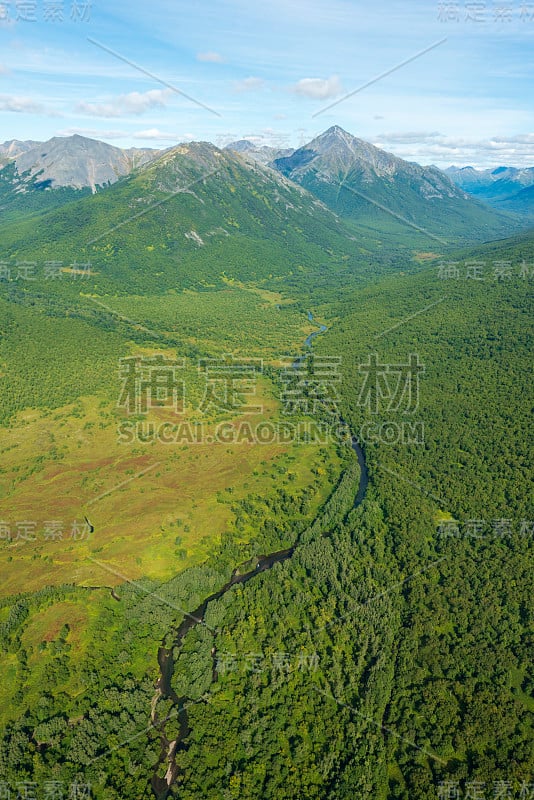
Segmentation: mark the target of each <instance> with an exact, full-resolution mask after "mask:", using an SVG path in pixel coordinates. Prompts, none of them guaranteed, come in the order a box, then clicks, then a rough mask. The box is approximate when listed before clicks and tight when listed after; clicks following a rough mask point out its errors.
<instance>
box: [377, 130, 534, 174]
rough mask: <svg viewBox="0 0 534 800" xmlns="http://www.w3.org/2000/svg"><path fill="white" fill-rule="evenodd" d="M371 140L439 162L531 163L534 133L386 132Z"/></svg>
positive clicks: (411, 157)
mask: <svg viewBox="0 0 534 800" xmlns="http://www.w3.org/2000/svg"><path fill="white" fill-rule="evenodd" d="M370 138H371V141H372V143H373V144H375V145H376V146H377V147H382V148H385V149H388V150H391V152H393V153H395V155H397V156H399V157H400V158H404V159H407V160H409V161H418V162H420V163H422V164H429V163H436V164H438V165H440V166H449V165H450V164H456V165H459V166H466V165H470V166H474V167H480V168H483V167H496V166H515V167H527V166H534V156H533V145H534V133H525V134H515V135H510V136H491V137H489V138H487V139H478V138H476V137H466V136H446V135H444V134H441V133H436V132H432V133H425V132H421V133H410V132H408V133H386V134H380V135H378V136H374V137H370Z"/></svg>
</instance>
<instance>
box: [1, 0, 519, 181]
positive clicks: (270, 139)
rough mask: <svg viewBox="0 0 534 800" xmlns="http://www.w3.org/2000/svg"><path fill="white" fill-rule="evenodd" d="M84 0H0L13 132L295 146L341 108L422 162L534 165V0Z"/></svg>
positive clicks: (355, 127) (345, 123)
mask: <svg viewBox="0 0 534 800" xmlns="http://www.w3.org/2000/svg"><path fill="white" fill-rule="evenodd" d="M74 5H75V6H76V7H75V8H74V9H73V0H63V2H62V1H61V0H11V1H10V2H2V0H0V46H1V47H0V124H1V131H0V141H4V140H8V139H12V138H18V139H36V140H45V139H48V138H50V137H51V136H56V135H69V134H72V133H81V134H83V135H86V136H90V137H93V138H98V139H102V140H104V141H108V142H110V143H112V144H116V145H117V146H121V147H125V146H137V147H156V148H163V147H169V146H171V145H172V144H175V143H177V142H180V141H185V140H188V139H195V140H208V141H212V142H214V143H215V144H218V145H223V144H226V143H228V142H229V141H232V140H234V139H238V138H252V139H255V140H257V141H258V142H262V143H265V144H278V145H280V146H297V145H299V144H302V143H304V142H305V141H308V140H309V139H311V138H313V136H315V135H317V134H318V133H320V132H322V131H323V130H325V129H326V128H328V127H330V126H331V125H333V124H338V125H341V126H342V127H343V128H345V129H346V130H348V131H350V132H351V133H353V134H354V135H356V136H359V137H361V138H363V139H366V140H368V141H371V142H373V143H374V144H377V145H378V146H380V147H383V148H384V149H386V150H389V151H391V152H394V153H396V154H397V155H400V156H401V157H403V158H407V159H409V160H414V161H419V162H420V163H424V164H429V163H436V164H438V165H440V166H448V165H449V164H452V163H455V164H460V165H465V164H474V165H477V166H496V165H498V164H512V165H517V166H521V165H527V166H533V165H534V124H533V115H532V106H533V104H532V85H533V73H534V69H533V61H534V48H533V46H532V45H533V41H534V0H533V2H526V1H524V0H512V2H489V1H488V2H478V3H472V2H465V0H463V1H462V2H458V3H454V2H453V3H442V2H434V0H425V2H418V0H417V1H416V2H410V3H409V4H406V2H393V0H386V1H385V2H382V3H375V4H369V3H368V2H367V3H364V2H353V1H352V0H286V1H285V2H281V0H268V2H267V0H256V1H255V2H254V3H250V2H245V0H204V2H202V3H200V4H199V5H198V6H197V5H193V4H189V3H185V2H182V0H177V1H176V0H174V2H172V1H171V0H153V1H152V2H141V1H140V0H128V1H127V0H106V2H104V0H95V1H94V2H93V3H92V5H91V7H90V8H88V4H86V3H83V2H80V0H78V2H77V3H75V4H74ZM370 5H371V7H370ZM73 13H74V15H76V14H77V16H78V18H77V19H72V18H71V16H72V15H73ZM17 15H18V16H19V17H24V16H30V17H34V18H35V19H34V20H28V19H22V18H19V19H18V20H17V19H16V17H17ZM54 16H55V20H52V19H51V17H54ZM61 16H62V17H63V19H61ZM443 39H446V41H442V40H443ZM91 40H93V41H91ZM428 48H432V49H429V50H428V52H426V53H424V54H423V55H420V56H418V57H417V58H414V56H416V55H417V54H419V53H421V52H422V51H424V50H427V49H428ZM109 51H112V52H109ZM409 59H413V60H412V61H411V62H410V63H407V64H405V65H404V66H400V67H399V65H400V64H402V63H403V62H405V61H407V60H409ZM137 67H140V68H142V69H143V70H146V71H147V72H149V73H151V75H147V74H145V73H143V72H142V71H141V70H140V69H138V68H137ZM396 67H398V68H397V69H395V70H394V71H393V72H391V74H389V75H387V76H385V77H383V78H381V79H380V80H378V81H375V82H374V83H372V84H371V85H370V86H368V87H367V88H365V89H363V90H361V91H359V92H357V93H356V94H354V95H352V96H351V97H348V98H346V99H343V98H344V97H345V96H346V95H347V94H349V93H351V92H354V90H356V89H358V88H359V87H361V86H363V85H364V84H366V83H368V82H369V81H372V80H373V79H375V78H376V77H378V76H380V75H382V74H383V73H385V72H388V71H390V70H392V69H394V68H396ZM182 93H185V94H186V95H188V97H189V98H190V99H188V98H187V97H185V96H184V94H182ZM337 100H341V102H338V103H337V105H335V106H334V107H332V108H330V109H328V110H326V111H323V109H324V108H325V107H326V106H328V105H330V104H331V103H333V102H335V101H337ZM195 101H196V102H195Z"/></svg>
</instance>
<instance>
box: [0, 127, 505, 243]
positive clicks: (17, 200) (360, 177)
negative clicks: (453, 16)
mask: <svg viewBox="0 0 534 800" xmlns="http://www.w3.org/2000/svg"><path fill="white" fill-rule="evenodd" d="M223 152H224V153H225V159H226V160H228V159H229V160H230V161H232V162H233V163H235V164H237V163H239V165H240V167H239V168H240V170H241V171H242V170H245V172H246V174H248V175H249V176H250V175H251V174H252V173H253V172H255V171H256V172H257V171H258V170H259V169H260V168H261V169H262V170H263V175H264V177H265V175H267V174H268V176H269V184H270V187H271V191H274V193H275V194H276V193H277V192H278V193H279V192H280V188H276V189H275V188H274V187H277V186H278V187H281V186H284V187H285V189H286V190H287V186H288V185H291V186H293V187H294V188H296V187H297V186H298V187H299V189H300V193H301V194H300V195H299V196H301V197H302V191H303V190H305V191H306V193H308V192H309V193H310V195H311V197H308V200H307V201H306V202H307V203H308V204H313V198H315V199H316V200H319V201H321V203H323V204H324V206H326V207H327V208H329V209H330V211H332V212H333V213H334V214H336V215H338V216H339V218H341V219H342V220H343V222H344V224H345V225H346V226H347V230H348V231H349V232H350V233H351V234H352V235H360V236H363V237H368V236H372V237H375V239H376V237H378V238H379V239H380V240H382V241H384V242H385V243H386V245H391V246H392V247H393V246H397V245H401V246H402V245H403V244H404V245H406V246H411V245H412V244H413V238H414V236H416V237H419V239H420V240H421V242H420V243H421V244H422V243H423V242H422V239H424V240H426V243H427V244H428V243H429V239H434V240H438V241H440V242H441V244H446V243H447V242H446V239H445V238H444V237H451V236H452V237H453V238H456V239H457V240H460V241H476V240H478V241H483V240H488V239H491V238H495V237H497V236H501V235H505V234H506V233H508V232H510V231H512V232H513V230H516V229H518V228H519V227H520V224H519V223H518V222H517V220H516V219H514V217H512V216H510V215H507V214H504V213H502V212H501V211H498V210H496V209H492V208H490V207H488V206H487V205H486V204H483V203H481V202H480V201H479V200H478V199H474V198H473V197H472V196H471V195H470V194H468V193H466V192H465V191H464V190H463V189H462V188H460V187H459V186H457V185H455V183H454V182H453V181H452V180H451V178H450V177H449V176H448V175H446V174H445V173H443V172H442V171H441V170H439V169H437V168H436V167H421V166H419V165H418V164H415V163H411V162H407V161H404V160H402V159H400V158H397V157H396V156H394V155H391V154H390V153H387V152H385V151H383V150H380V149H379V148H377V147H374V146H373V145H372V144H369V143H368V142H365V141H363V140H362V139H358V138H356V137H354V136H352V135H351V134H349V133H347V132H346V131H344V130H343V129H342V128H340V127H339V126H334V127H332V128H329V129H328V130H327V131H325V132H324V133H323V134H321V135H320V136H318V137H316V138H314V139H313V140H312V141H311V142H309V143H308V144H306V145H305V146H303V147H300V148H298V149H296V150H282V151H281V150H276V149H274V148H269V147H259V148H258V147H256V146H255V145H254V144H253V143H251V142H248V141H247V140H241V141H239V142H235V143H233V144H231V145H229V146H227V147H226V148H225V150H224V151H221V150H219V149H218V148H216V147H215V146H214V145H212V144H209V143H207V142H205V143H196V144H195V143H189V144H182V145H177V146H176V147H171V148H169V149H167V150H163V151H161V150H151V149H137V148H131V149H127V150H123V149H121V148H118V147H114V146H112V145H109V144H106V143H104V142H99V141H96V140H93V139H87V138H85V137H83V136H79V135H74V136H69V137H54V138H53V139H51V140H50V141H49V142H45V143H35V142H33V141H32V142H20V141H17V140H11V141H8V142H5V143H4V144H3V145H0V158H2V160H3V167H2V168H0V210H2V211H3V216H4V218H5V219H7V220H9V219H10V218H13V217H17V216H20V215H21V214H23V213H28V211H35V212H39V211H47V210H50V209H53V208H57V207H59V206H64V205H65V204H68V203H70V202H72V201H73V200H77V199H80V198H83V197H84V196H85V195H86V194H91V193H92V194H95V195H96V194H102V193H107V192H110V191H111V190H112V189H113V188H114V185H115V184H117V182H121V183H122V182H123V181H125V180H126V181H133V183H132V184H131V185H132V186H134V185H136V181H138V182H140V183H142V182H143V180H144V179H146V180H149V178H150V176H151V175H153V171H152V167H153V166H155V165H158V167H157V171H158V174H159V175H160V183H161V185H164V184H165V183H166V181H165V175H164V173H165V169H167V168H169V165H170V164H172V162H173V160H174V158H175V156H176V155H182V156H183V155H184V154H185V153H187V157H186V159H185V160H186V161H187V160H188V159H190V160H191V161H192V162H193V164H192V167H193V171H194V169H195V165H196V166H197V167H198V166H199V165H200V166H202V164H203V163H204V162H205V161H206V159H207V160H208V161H210V162H213V161H217V160H218V159H219V160H220V159H221V154H222V153H223ZM208 154H209V157H208ZM182 161H183V159H182ZM143 176H145V178H143ZM127 193H128V191H127V190H126V194H127ZM120 197H122V195H121V193H120V192H119V193H118V194H117V193H112V195H110V202H115V201H116V202H119V198H120ZM246 206H247V203H246V202H245V207H246ZM118 213H120V211H119V212H118ZM112 216H113V213H112ZM221 225H222V223H221ZM216 227H217V226H216ZM222 227H225V225H222Z"/></svg>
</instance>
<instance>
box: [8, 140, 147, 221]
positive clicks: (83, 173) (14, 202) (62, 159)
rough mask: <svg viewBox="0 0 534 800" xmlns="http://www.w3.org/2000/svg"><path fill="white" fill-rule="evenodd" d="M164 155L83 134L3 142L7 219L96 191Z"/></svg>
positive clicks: (54, 205) (49, 207) (57, 204)
mask: <svg viewBox="0 0 534 800" xmlns="http://www.w3.org/2000/svg"><path fill="white" fill-rule="evenodd" d="M159 154H160V151H158V150H150V149H146V148H145V149H143V148H131V149H129V150H122V149H120V148H119V147H113V146H112V145H109V144H106V143H104V142H99V141H96V140H95V139H87V138H85V137H84V136H79V135H77V134H76V135H74V136H65V137H61V136H56V137H54V138H53V139H50V140H49V141H48V142H34V141H25V142H22V141H18V140H16V139H12V140H11V141H8V142H4V144H2V145H0V212H1V214H2V218H3V219H9V218H13V217H14V216H17V215H20V214H25V213H32V212H34V211H40V210H42V209H52V208H55V207H58V206H61V205H63V204H64V203H66V202H69V201H70V200H73V199H76V198H78V197H81V196H83V195H84V194H86V193H87V192H93V193H95V192H96V191H97V190H98V189H100V188H104V187H106V186H110V185H111V184H113V183H115V182H116V181H117V180H118V179H119V178H121V177H124V176H126V175H129V174H130V173H131V172H132V171H133V170H134V169H136V168H137V167H139V166H141V165H143V164H146V163H147V162H149V161H151V160H153V159H154V158H156V157H157V156H158V155H159Z"/></svg>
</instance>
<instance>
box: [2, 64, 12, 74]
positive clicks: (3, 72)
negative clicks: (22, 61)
mask: <svg viewBox="0 0 534 800" xmlns="http://www.w3.org/2000/svg"><path fill="white" fill-rule="evenodd" d="M9 73H10V69H9V67H6V65H5V64H0V75H9Z"/></svg>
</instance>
